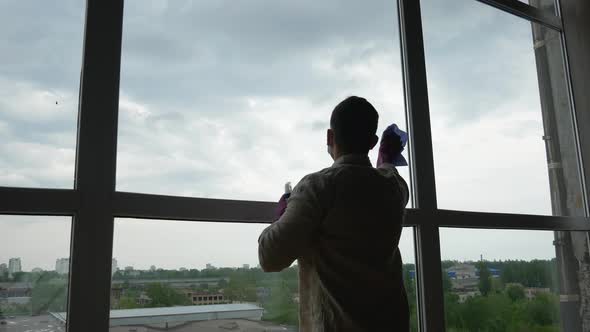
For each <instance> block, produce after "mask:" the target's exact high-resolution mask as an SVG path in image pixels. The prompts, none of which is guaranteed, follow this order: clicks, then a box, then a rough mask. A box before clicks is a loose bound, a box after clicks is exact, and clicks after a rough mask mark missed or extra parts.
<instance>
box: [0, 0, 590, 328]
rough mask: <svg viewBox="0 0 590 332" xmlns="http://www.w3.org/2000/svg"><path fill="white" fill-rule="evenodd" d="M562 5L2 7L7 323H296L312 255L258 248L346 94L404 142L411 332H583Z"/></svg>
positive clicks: (588, 312)
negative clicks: (264, 259) (282, 261)
mask: <svg viewBox="0 0 590 332" xmlns="http://www.w3.org/2000/svg"><path fill="white" fill-rule="evenodd" d="M560 12H561V11H560V10H559V4H557V3H556V2H555V1H551V0H539V1H533V0H530V1H513V0H479V1H478V0H449V1H445V2H444V4H443V3H439V2H437V1H435V0H422V1H414V0H397V1H396V0H379V1H371V2H368V3H364V2H363V3H361V2H358V1H344V2H342V1H332V0H330V1H328V2H325V1H323V2H317V1H316V2H313V1H303V2H301V1H300V2H293V1H291V2H276V1H263V0H254V1H249V2H247V3H240V2H235V1H234V2H232V1H209V2H207V1H190V0H178V1H159V0H153V1H138V0H129V1H126V2H125V8H123V2H122V1H107V2H104V1H98V0H88V1H86V2H80V1H60V2H59V4H51V5H50V4H49V3H45V2H36V3H34V4H32V3H27V2H18V1H4V2H3V3H2V4H0V27H2V30H1V32H0V36H1V37H2V38H0V46H1V49H2V53H1V54H0V87H1V89H0V90H1V91H2V92H0V96H1V97H2V98H1V99H0V152H1V153H2V158H1V160H0V330H7V331H9V332H16V331H36V330H40V331H41V330H43V331H45V330H47V331H49V330H53V331H64V330H66V329H67V330H68V331H70V332H78V331H82V332H95V331H96V332H98V331H100V332H103V331H106V330H108V329H110V330H111V331H112V332H118V331H125V332H128V331H131V330H137V331H142V330H148V329H158V330H162V329H169V330H171V329H175V330H178V331H185V330H186V331H200V330H204V331H205V330H206V331H209V330H236V329H238V328H239V329H244V330H246V329H250V330H256V329H258V330H264V329H266V330H271V329H277V330H287V331H295V330H297V321H298V316H297V315H298V310H297V305H298V297H297V288H298V278H297V270H298V268H297V265H296V263H295V264H294V265H293V266H291V267H290V268H288V269H285V270H284V271H283V272H280V273H263V272H262V271H261V270H260V268H259V267H258V266H257V264H258V259H257V252H256V251H257V238H258V235H259V233H260V232H261V230H262V229H264V227H267V225H268V224H270V223H271V222H272V220H273V218H274V215H275V210H276V204H275V203H274V202H276V200H277V199H278V198H279V197H280V195H281V194H282V193H283V185H284V184H285V182H287V181H290V182H292V183H293V185H295V184H296V183H297V182H298V181H299V180H300V178H301V177H302V176H304V175H305V174H307V173H310V172H314V171H317V170H320V169H322V168H324V167H328V166H329V165H330V164H331V163H332V161H331V159H330V158H329V156H328V154H327V153H326V144H325V131H326V129H327V128H328V126H329V123H328V122H329V116H330V113H331V111H332V109H333V107H334V106H335V105H336V104H337V103H338V102H339V101H341V100H342V99H343V98H345V97H346V96H349V95H360V96H363V97H366V98H367V99H368V100H369V101H371V102H372V103H373V104H374V105H375V106H376V108H377V109H378V111H379V113H380V122H379V129H378V131H379V134H380V133H381V132H382V130H383V129H384V128H385V127H386V126H387V125H389V124H390V123H392V122H395V123H397V124H398V125H399V126H400V127H402V128H406V129H407V131H408V133H409V137H410V142H409V146H408V148H407V150H408V155H407V157H408V160H409V163H410V165H409V167H406V168H401V174H402V176H403V177H404V178H406V179H407V180H408V183H409V184H410V187H411V192H412V202H411V203H410V206H411V207H414V208H413V209H409V210H408V211H407V212H408V213H407V218H406V220H405V223H406V224H405V226H406V227H405V228H404V232H403V235H402V239H401V242H400V250H401V253H402V257H403V260H404V266H403V274H404V282H405V286H406V288H407V291H408V293H409V301H410V307H411V314H412V318H411V324H412V331H422V332H439V331H445V330H446V331H450V332H463V331H558V330H560V331H564V332H573V331H576V332H577V331H580V330H588V329H590V326H585V325H584V324H588V323H584V322H590V305H588V303H590V301H589V299H588V295H587V293H588V292H587V289H588V285H590V276H589V274H588V273H587V271H590V264H589V262H588V257H590V252H589V250H588V236H587V233H586V232H587V231H590V224H589V222H590V219H589V218H588V197H586V195H585V194H584V192H583V190H585V189H584V188H586V187H587V186H585V184H584V180H585V179H583V177H582V175H581V174H587V173H588V172H587V167H588V166H587V165H582V164H581V159H582V158H581V156H582V154H584V153H587V151H586V150H587V147H584V146H580V143H579V137H578V136H579V135H578V133H579V132H584V131H588V130H589V129H590V128H589V127H588V123H582V122H579V121H577V120H576V117H575V116H574V115H573V114H572V113H573V110H574V109H575V108H574V107H572V105H573V104H572V99H573V98H576V96H575V95H572V94H571V93H570V81H569V71H570V68H568V66H569V64H568V62H567V61H564V59H570V60H571V59H572V58H571V57H568V55H567V54H566V52H564V45H566V44H565V39H564V36H563V35H564V29H563V27H562V21H563V20H562V18H561V17H559V16H558V15H559V13H560ZM84 15H86V16H85V17H84ZM568 31H570V30H569V29H568ZM568 31H565V33H566V34H567V33H569V32H568ZM80 55H81V56H80ZM80 68H81V70H80ZM574 69H575V68H574ZM576 111H577V112H583V111H584V110H579V109H578V110H576ZM76 137H77V139H76ZM370 157H371V160H372V161H373V163H375V161H376V160H375V159H376V151H372V152H371V153H370ZM585 159H588V158H585ZM584 167H586V168H584ZM577 231H580V232H577ZM359 287H362V285H359ZM361 300H365V301H366V303H367V304H368V305H370V300H371V294H367V298H366V299H361ZM230 313H231V314H230Z"/></svg>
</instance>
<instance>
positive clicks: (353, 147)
mask: <svg viewBox="0 0 590 332" xmlns="http://www.w3.org/2000/svg"><path fill="white" fill-rule="evenodd" d="M378 121H379V114H378V113H377V110H376V109H375V107H373V105H371V103H369V102H368V101H367V100H366V99H365V98H360V97H356V96H352V97H348V98H346V99H344V100H343V101H342V102H340V104H338V105H336V107H335V108H334V111H332V116H331V118H330V129H328V137H327V143H328V151H330V155H331V156H332V158H333V159H337V158H338V157H340V156H343V155H345V154H368V153H369V150H371V149H372V148H373V147H375V145H376V144H377V141H378V140H379V138H378V137H377V135H376V132H377V122H378Z"/></svg>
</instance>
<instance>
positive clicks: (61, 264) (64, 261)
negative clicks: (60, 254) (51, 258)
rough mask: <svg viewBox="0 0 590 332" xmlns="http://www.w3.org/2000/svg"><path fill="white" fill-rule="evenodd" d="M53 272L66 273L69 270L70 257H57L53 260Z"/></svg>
mask: <svg viewBox="0 0 590 332" xmlns="http://www.w3.org/2000/svg"><path fill="white" fill-rule="evenodd" d="M55 272H57V273H59V274H68V273H69V272H70V259H69V258H58V259H56V260H55Z"/></svg>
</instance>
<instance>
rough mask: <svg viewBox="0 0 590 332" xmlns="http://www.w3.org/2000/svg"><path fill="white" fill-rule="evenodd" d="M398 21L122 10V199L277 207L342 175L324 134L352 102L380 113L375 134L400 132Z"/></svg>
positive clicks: (267, 5)
mask: <svg viewBox="0 0 590 332" xmlns="http://www.w3.org/2000/svg"><path fill="white" fill-rule="evenodd" d="M396 10H397V9H396V5H395V2H392V1H386V0H379V1H372V2H370V3H361V2H358V1H344V2H343V1H334V0H329V1H322V2H317V1H309V0H305V1H302V2H301V1H299V2H291V1H289V2H276V1H263V0H255V1H248V2H235V1H174V2H148V3H146V2H145V1H128V2H126V3H125V19H124V35H123V50H122V64H121V69H122V73H121V98H120V127H119V139H118V143H119V146H118V153H117V157H118V162H117V171H118V174H117V189H118V190H124V191H136V192H150V193H162V194H172V195H185V196H199V197H216V198H231V199H246V200H267V201H268V200H270V201H275V200H278V198H279V196H280V194H281V193H282V192H281V191H280V190H281V189H280V188H282V186H283V184H284V183H285V182H287V181H292V182H293V184H294V185H295V184H296V183H297V181H299V179H301V178H302V177H303V176H304V175H306V174H308V173H311V172H315V171H318V170H320V169H323V168H325V167H328V166H330V165H331V164H332V160H331V159H330V157H329V156H328V154H327V152H326V142H325V141H326V133H325V132H326V129H327V128H328V126H329V117H330V114H331V111H332V109H333V108H334V107H335V106H336V104H337V103H338V102H340V101H341V100H343V99H344V98H345V97H347V96H350V95H360V96H363V97H366V98H367V99H368V100H369V101H370V102H372V103H373V104H374V106H375V107H376V108H377V110H378V111H379V112H380V121H379V124H380V125H379V129H378V131H379V133H381V132H382V131H383V130H384V129H385V128H386V127H387V125H389V124H391V123H392V122H396V123H398V124H399V125H400V126H401V127H404V125H405V118H404V102H403V93H402V92H403V89H402V80H401V72H400V61H399V53H400V52H399V48H398V47H399V46H398V45H399V42H398V31H397V23H396V21H397V15H396ZM351 22H362V24H351ZM371 156H372V159H373V162H375V161H376V151H373V152H372V155H371ZM402 172H406V173H405V174H403V175H404V176H405V175H407V169H405V168H404V169H403V170H402Z"/></svg>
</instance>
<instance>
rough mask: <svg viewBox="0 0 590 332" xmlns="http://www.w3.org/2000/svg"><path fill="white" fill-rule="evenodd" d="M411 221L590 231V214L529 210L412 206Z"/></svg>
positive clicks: (439, 224)
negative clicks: (542, 213) (532, 212)
mask: <svg viewBox="0 0 590 332" xmlns="http://www.w3.org/2000/svg"><path fill="white" fill-rule="evenodd" d="M406 224H408V225H410V224H411V225H435V226H437V227H460V228H483V229H523V230H553V231H590V218H585V217H558V216H540V215H528V214H510V213H488V212H468V211H454V210H434V211H432V210H420V209H408V213H407V216H406Z"/></svg>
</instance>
